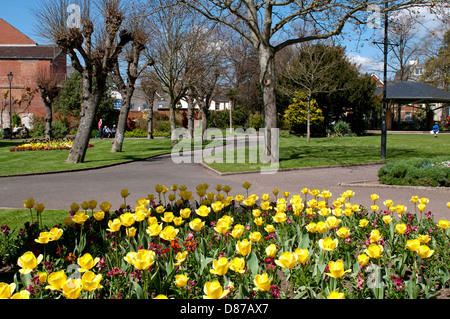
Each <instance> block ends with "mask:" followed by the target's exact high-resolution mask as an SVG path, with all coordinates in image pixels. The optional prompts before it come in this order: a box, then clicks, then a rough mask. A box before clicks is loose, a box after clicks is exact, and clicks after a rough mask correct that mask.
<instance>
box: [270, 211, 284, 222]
mask: <svg viewBox="0 0 450 319" xmlns="http://www.w3.org/2000/svg"><path fill="white" fill-rule="evenodd" d="M272 219H273V221H274V222H276V223H279V224H280V223H283V222H285V221H286V220H287V217H286V214H285V213H282V212H277V213H276V214H275V215H274V216H272Z"/></svg>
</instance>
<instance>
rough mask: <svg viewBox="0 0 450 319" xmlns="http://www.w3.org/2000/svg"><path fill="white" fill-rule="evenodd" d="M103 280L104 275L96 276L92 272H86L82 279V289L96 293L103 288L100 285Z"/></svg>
mask: <svg viewBox="0 0 450 319" xmlns="http://www.w3.org/2000/svg"><path fill="white" fill-rule="evenodd" d="M101 280H102V275H100V274H98V275H95V274H94V273H93V272H92V271H90V270H89V271H86V272H85V273H84V274H83V276H82V277H81V287H82V288H83V289H84V290H86V291H89V292H92V291H95V290H97V289H101V288H103V286H102V285H100V281H101Z"/></svg>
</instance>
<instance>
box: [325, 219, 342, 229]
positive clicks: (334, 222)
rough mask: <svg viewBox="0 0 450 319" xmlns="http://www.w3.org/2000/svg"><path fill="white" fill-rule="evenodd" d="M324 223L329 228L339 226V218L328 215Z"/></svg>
mask: <svg viewBox="0 0 450 319" xmlns="http://www.w3.org/2000/svg"><path fill="white" fill-rule="evenodd" d="M326 223H327V226H328V228H329V229H333V228H336V227H338V226H339V224H340V223H341V220H340V219H337V218H336V217H335V216H330V217H328V218H327V220H326Z"/></svg>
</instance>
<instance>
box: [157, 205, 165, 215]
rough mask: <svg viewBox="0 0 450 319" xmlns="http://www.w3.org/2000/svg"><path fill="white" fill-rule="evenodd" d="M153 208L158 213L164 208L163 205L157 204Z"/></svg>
mask: <svg viewBox="0 0 450 319" xmlns="http://www.w3.org/2000/svg"><path fill="white" fill-rule="evenodd" d="M155 210H156V212H157V213H158V214H162V213H163V212H164V210H165V208H164V206H162V205H159V206H157V207H156V208H155Z"/></svg>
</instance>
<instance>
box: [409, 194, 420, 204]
mask: <svg viewBox="0 0 450 319" xmlns="http://www.w3.org/2000/svg"><path fill="white" fill-rule="evenodd" d="M411 202H413V203H418V202H419V196H412V197H411Z"/></svg>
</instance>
